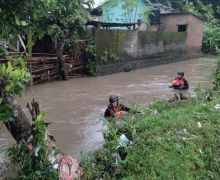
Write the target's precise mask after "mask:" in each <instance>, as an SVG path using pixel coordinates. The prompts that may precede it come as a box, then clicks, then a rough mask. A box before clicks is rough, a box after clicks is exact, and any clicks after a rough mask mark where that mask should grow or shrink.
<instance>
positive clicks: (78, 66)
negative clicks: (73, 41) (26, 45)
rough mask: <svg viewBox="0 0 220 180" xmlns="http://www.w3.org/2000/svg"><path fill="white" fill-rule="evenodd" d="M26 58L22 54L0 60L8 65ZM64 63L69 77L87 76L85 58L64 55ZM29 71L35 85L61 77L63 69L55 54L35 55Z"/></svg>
mask: <svg viewBox="0 0 220 180" xmlns="http://www.w3.org/2000/svg"><path fill="white" fill-rule="evenodd" d="M22 56H24V54H21V53H13V54H10V58H0V64H1V63H7V62H8V60H10V59H12V60H15V59H18V58H19V57H22ZM63 58H64V61H65V64H66V68H67V70H68V75H69V77H82V76H86V74H87V71H86V63H84V62H83V58H84V57H83V56H82V55H80V56H77V58H76V59H75V58H73V55H71V56H70V55H64V57H63ZM27 64H28V69H29V72H30V74H31V76H32V78H33V81H32V82H33V84H38V83H44V82H49V81H53V80H57V79H59V77H61V74H60V73H61V69H60V66H59V61H58V58H57V56H56V55H55V54H42V53H41V54H33V57H31V58H30V59H29V60H28V62H27Z"/></svg>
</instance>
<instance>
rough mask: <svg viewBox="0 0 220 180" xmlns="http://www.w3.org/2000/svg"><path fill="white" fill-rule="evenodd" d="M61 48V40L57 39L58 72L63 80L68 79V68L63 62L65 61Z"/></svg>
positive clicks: (62, 45) (62, 44)
mask: <svg viewBox="0 0 220 180" xmlns="http://www.w3.org/2000/svg"><path fill="white" fill-rule="evenodd" d="M63 48H64V43H63V42H62V41H61V40H58V41H57V47H56V49H57V57H58V60H59V65H60V72H61V77H62V79H63V80H68V79H69V77H68V70H67V67H66V64H65V61H64V59H63Z"/></svg>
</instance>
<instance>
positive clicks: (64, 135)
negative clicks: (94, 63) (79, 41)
mask: <svg viewBox="0 0 220 180" xmlns="http://www.w3.org/2000/svg"><path fill="white" fill-rule="evenodd" d="M215 61H216V59H215V57H212V56H208V57H203V58H197V59H190V60H187V61H182V62H177V63H172V64H166V65H160V66H155V67H150V68H145V69H140V70H135V71H132V72H128V73H124V72H123V73H118V74H113V75H108V76H102V77H91V78H76V79H71V80H69V81H65V82H64V81H56V82H51V83H47V84H41V85H36V86H33V87H32V88H29V89H28V90H27V91H26V92H25V93H24V94H23V96H22V97H21V98H17V100H18V102H19V103H20V104H21V105H22V106H23V107H24V108H25V105H26V103H27V102H30V101H31V99H32V98H33V97H34V98H35V99H36V100H38V101H39V103H40V107H41V110H42V111H45V112H46V121H49V122H52V124H51V125H50V126H49V131H50V132H51V133H52V134H53V135H54V137H55V139H56V144H57V145H58V147H60V149H61V150H62V151H64V152H65V153H68V154H71V155H73V156H74V157H77V158H80V154H81V153H87V152H88V151H92V150H95V149H98V148H99V147H101V145H102V143H103V136H102V132H103V127H104V123H103V120H102V119H103V113H104V111H105V108H106V107H107V105H108V98H109V96H110V95H111V94H112V93H116V94H118V95H119V96H120V98H121V101H122V102H123V103H124V104H126V105H128V104H129V101H136V102H138V103H139V104H141V105H142V106H146V104H147V103H148V102H150V101H153V100H155V99H156V100H159V99H164V98H167V97H171V96H172V95H173V93H174V90H172V89H169V88H168V87H169V85H170V82H171V80H172V79H173V78H174V77H175V76H176V72H177V71H179V70H183V71H185V77H186V79H187V80H188V81H189V85H190V89H189V90H188V91H186V92H185V93H186V94H188V93H190V94H191V96H193V95H195V93H194V91H193V89H194V88H195V86H196V85H197V84H201V85H202V86H207V85H210V84H211V77H210V75H211V74H212V73H213V72H214V69H215ZM25 109H26V108H25ZM0 127H1V125H0ZM13 143H14V140H13V139H12V137H11V135H10V134H9V133H8V132H7V130H6V128H5V127H4V125H3V126H2V128H1V129H0V147H1V148H4V147H8V146H10V145H11V144H13Z"/></svg>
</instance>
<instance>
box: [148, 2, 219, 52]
mask: <svg viewBox="0 0 220 180" xmlns="http://www.w3.org/2000/svg"><path fill="white" fill-rule="evenodd" d="M151 2H159V3H162V4H165V5H168V6H171V7H173V8H174V9H177V10H180V11H185V12H191V13H194V14H196V15H198V16H200V17H202V18H204V19H205V21H206V25H205V32H204V38H203V47H202V50H203V52H205V53H212V54H217V53H218V52H217V51H218V49H220V40H219V32H220V31H219V29H220V1H218V0H187V1H186V0H178V1H176V0H151Z"/></svg>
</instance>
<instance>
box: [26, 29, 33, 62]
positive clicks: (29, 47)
mask: <svg viewBox="0 0 220 180" xmlns="http://www.w3.org/2000/svg"><path fill="white" fill-rule="evenodd" d="M27 36H28V43H27V52H28V56H29V58H31V57H32V47H33V40H32V36H33V33H32V27H31V26H29V27H28V33H27Z"/></svg>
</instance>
